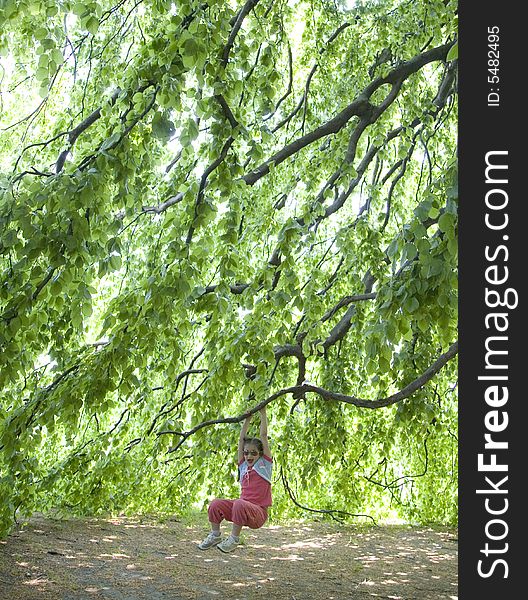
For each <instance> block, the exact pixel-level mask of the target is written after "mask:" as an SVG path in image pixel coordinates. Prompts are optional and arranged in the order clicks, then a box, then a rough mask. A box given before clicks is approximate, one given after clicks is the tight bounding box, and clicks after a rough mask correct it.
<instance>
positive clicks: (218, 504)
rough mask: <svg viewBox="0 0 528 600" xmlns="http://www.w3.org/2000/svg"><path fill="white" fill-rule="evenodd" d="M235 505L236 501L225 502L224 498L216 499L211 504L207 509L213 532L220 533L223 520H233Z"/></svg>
mask: <svg viewBox="0 0 528 600" xmlns="http://www.w3.org/2000/svg"><path fill="white" fill-rule="evenodd" d="M233 504H234V500H225V499H224V498H215V499H214V500H213V501H212V502H211V504H210V505H209V508H208V509H207V513H208V516H209V523H210V524H211V529H212V531H213V532H215V533H220V523H221V522H222V521H223V520H226V521H232V520H233V517H232V513H233Z"/></svg>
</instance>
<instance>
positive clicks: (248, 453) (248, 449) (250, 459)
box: [244, 444, 260, 467]
mask: <svg viewBox="0 0 528 600" xmlns="http://www.w3.org/2000/svg"><path fill="white" fill-rule="evenodd" d="M259 456H260V453H259V451H258V448H257V447H256V446H255V445H254V444H246V445H245V446H244V458H245V459H246V462H247V464H248V465H249V466H250V467H251V466H252V465H254V464H255V462H256V461H257V459H258V458H259Z"/></svg>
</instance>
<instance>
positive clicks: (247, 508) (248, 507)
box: [218, 500, 268, 552]
mask: <svg viewBox="0 0 528 600" xmlns="http://www.w3.org/2000/svg"><path fill="white" fill-rule="evenodd" d="M232 517H233V518H232V521H233V529H232V531H231V535H230V536H229V537H228V538H227V539H225V540H224V541H223V542H221V543H220V544H218V549H219V550H221V551H222V552H232V551H233V550H235V548H236V547H237V546H238V543H239V536H240V532H241V530H242V527H243V526H244V525H247V527H250V528H252V529H258V528H259V527H262V525H264V523H265V521H266V519H267V518H268V511H267V510H266V509H265V508H262V507H261V506H257V505H256V504H252V503H251V502H247V501H246V500H235V501H234V502H233V508H232Z"/></svg>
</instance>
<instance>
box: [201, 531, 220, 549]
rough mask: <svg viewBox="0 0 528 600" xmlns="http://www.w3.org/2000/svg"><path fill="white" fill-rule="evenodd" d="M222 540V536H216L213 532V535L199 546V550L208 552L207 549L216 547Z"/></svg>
mask: <svg viewBox="0 0 528 600" xmlns="http://www.w3.org/2000/svg"><path fill="white" fill-rule="evenodd" d="M221 540H222V536H221V535H215V534H214V533H213V532H212V531H211V533H210V534H209V535H208V536H207V537H206V538H205V539H204V540H203V541H201V542H200V543H199V544H198V548H199V549H200V550H207V548H211V546H216V545H217V544H219V543H220V541H221Z"/></svg>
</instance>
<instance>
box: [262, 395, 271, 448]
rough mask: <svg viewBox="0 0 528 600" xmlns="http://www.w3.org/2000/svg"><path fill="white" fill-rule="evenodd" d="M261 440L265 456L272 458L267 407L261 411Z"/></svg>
mask: <svg viewBox="0 0 528 600" xmlns="http://www.w3.org/2000/svg"><path fill="white" fill-rule="evenodd" d="M259 412H260V440H261V442H262V448H263V451H264V454H265V455H266V456H269V457H270V458H271V451H270V447H269V441H268V415H267V414H266V407H265V406H264V407H263V408H261V409H260V411H259Z"/></svg>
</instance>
